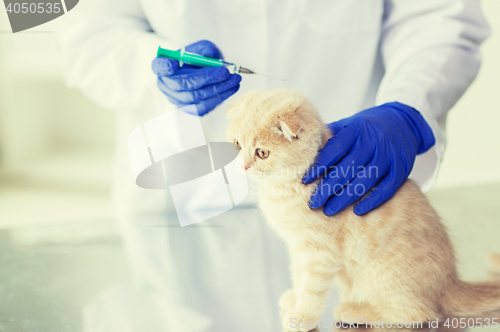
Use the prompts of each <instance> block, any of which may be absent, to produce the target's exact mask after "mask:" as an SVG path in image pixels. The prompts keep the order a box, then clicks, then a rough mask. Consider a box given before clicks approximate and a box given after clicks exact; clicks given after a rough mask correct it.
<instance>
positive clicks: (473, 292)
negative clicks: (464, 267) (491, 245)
mask: <svg viewBox="0 0 500 332" xmlns="http://www.w3.org/2000/svg"><path fill="white" fill-rule="evenodd" d="M489 260H490V274H491V275H492V276H493V277H497V278H498V277H500V255H499V254H491V255H490V258H489ZM447 297H448V299H447V300H448V301H447V302H448V308H447V309H448V310H447V312H448V313H449V314H450V316H451V317H457V318H462V317H463V318H484V319H486V318H489V319H490V320H491V319H493V318H497V319H499V320H500V279H495V280H490V281H486V282H477V283H469V282H464V281H461V280H456V281H455V283H454V286H453V287H452V289H451V291H450V292H449V293H448V296H447Z"/></svg>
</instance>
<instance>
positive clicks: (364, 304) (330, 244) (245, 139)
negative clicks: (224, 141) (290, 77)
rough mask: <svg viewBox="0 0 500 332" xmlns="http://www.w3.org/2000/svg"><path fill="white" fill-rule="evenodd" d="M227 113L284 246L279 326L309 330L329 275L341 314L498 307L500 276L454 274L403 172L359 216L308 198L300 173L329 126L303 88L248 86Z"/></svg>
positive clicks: (495, 311) (442, 234)
mask: <svg viewBox="0 0 500 332" xmlns="http://www.w3.org/2000/svg"><path fill="white" fill-rule="evenodd" d="M227 113H228V117H229V119H230V120H231V123H230V125H229V128H228V131H227V136H228V139H229V141H230V142H234V143H235V144H236V146H237V147H238V148H240V149H241V153H240V155H239V157H238V158H240V161H241V164H242V166H243V168H244V169H245V171H246V172H247V174H248V175H249V176H250V177H254V178H257V179H258V180H259V189H260V193H259V206H260V208H261V209H262V211H263V213H264V214H265V216H266V218H267V220H268V223H269V225H270V226H271V227H272V228H273V229H274V230H275V231H276V232H277V233H278V234H279V236H280V237H281V238H282V239H283V240H284V241H285V242H286V244H287V246H288V249H289V252H290V256H291V274H292V282H293V288H292V289H290V290H288V291H287V292H285V293H284V294H283V295H282V297H281V299H280V303H279V305H280V307H281V315H282V321H283V326H284V328H285V329H287V330H290V331H308V330H311V329H312V328H311V326H314V325H311V324H314V322H318V321H319V320H320V319H321V316H322V313H323V310H324V306H325V302H326V298H327V293H328V291H329V289H330V288H331V287H332V285H333V284H334V282H335V283H336V284H337V285H338V287H340V290H341V301H342V302H341V304H340V305H339V306H337V307H336V308H335V309H334V313H333V314H334V316H335V318H336V319H337V320H340V321H344V322H350V321H352V322H356V321H357V319H358V318H364V319H367V320H370V321H379V322H380V321H382V319H383V320H384V321H391V322H394V323H395V322H398V321H402V322H408V321H410V322H412V321H422V322H427V321H428V319H436V318H444V317H467V318H468V317H472V318H490V319H491V318H494V317H500V282H494V281H489V282H483V283H466V282H463V281H461V280H460V279H459V278H458V276H457V271H456V268H455V257H454V253H453V248H452V245H451V243H450V240H449V238H448V235H447V233H446V229H445V226H444V225H443V224H442V223H441V221H440V219H439V217H438V215H437V213H436V211H434V209H433V208H432V207H431V206H430V205H429V202H428V201H427V199H426V198H425V196H424V195H423V194H422V192H421V191H420V189H419V187H418V186H417V185H416V184H415V183H414V182H412V181H411V180H407V181H406V182H405V183H404V184H403V185H402V186H401V188H399V190H398V191H397V192H396V194H395V195H394V197H393V198H392V199H390V200H389V201H388V202H386V203H385V204H383V205H382V206H381V207H379V208H377V209H375V210H373V211H371V212H369V213H367V214H365V215H363V216H357V215H355V214H354V213H353V208H352V206H350V207H348V208H346V209H345V210H343V211H341V212H339V213H337V214H336V215H334V216H331V217H328V216H326V215H325V214H324V213H323V210H322V209H321V208H320V209H316V210H312V209H311V208H309V207H308V205H307V203H308V200H309V197H310V196H311V193H312V192H313V191H314V188H315V187H316V186H317V184H318V182H319V180H316V181H315V182H313V183H311V184H309V185H304V184H302V182H301V179H302V177H303V175H304V174H305V172H306V171H307V169H308V168H309V167H310V166H311V165H312V164H313V162H314V160H315V158H316V155H317V153H318V150H319V149H321V148H322V147H323V146H324V145H325V144H326V142H327V141H328V139H330V138H331V137H332V134H331V133H330V132H329V130H328V128H327V127H326V125H325V124H324V123H323V122H322V121H321V119H320V117H319V115H318V113H317V111H316V110H315V108H314V107H313V106H312V105H311V104H310V103H309V102H308V100H307V99H306V98H305V97H304V96H302V95H300V94H299V93H296V92H293V91H288V90H276V91H266V92H258V91H255V92H249V93H246V94H244V95H243V96H241V97H240V98H239V99H237V100H236V101H235V102H233V103H232V104H231V105H230V107H229V109H228V111H227ZM497 259H498V258H497ZM299 321H302V322H304V323H303V324H302V326H303V327H302V328H299V327H298V326H297V325H298V324H296V323H297V322H299ZM307 322H309V323H307Z"/></svg>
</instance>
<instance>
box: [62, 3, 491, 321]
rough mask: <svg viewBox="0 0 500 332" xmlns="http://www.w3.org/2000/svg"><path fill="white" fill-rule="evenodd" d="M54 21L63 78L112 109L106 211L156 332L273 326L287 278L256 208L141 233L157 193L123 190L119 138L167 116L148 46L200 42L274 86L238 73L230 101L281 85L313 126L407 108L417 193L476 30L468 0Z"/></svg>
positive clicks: (478, 37)
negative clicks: (300, 99)
mask: <svg viewBox="0 0 500 332" xmlns="http://www.w3.org/2000/svg"><path fill="white" fill-rule="evenodd" d="M62 20H64V22H63V25H62V30H61V33H60V38H61V43H62V45H63V50H64V52H65V65H66V73H67V82H68V84H69V85H70V86H76V87H78V88H80V89H81V90H82V91H84V92H85V93H86V94H87V95H88V96H89V97H90V98H91V99H93V100H94V101H96V102H97V103H99V104H101V105H103V106H104V107H106V108H109V109H111V110H115V111H116V112H117V113H116V114H117V150H116V158H115V179H114V201H115V208H116V213H117V216H118V220H119V224H120V225H121V226H120V227H121V229H122V232H123V234H124V239H125V244H126V248H127V251H128V255H129V256H128V257H129V259H130V262H131V266H132V269H133V270H134V272H135V274H136V280H137V281H138V282H140V283H141V284H142V285H144V286H147V287H149V289H153V290H156V291H159V292H161V293H162V294H164V295H165V298H166V299H167V302H168V303H171V305H169V306H166V307H168V308H170V309H165V311H166V314H165V317H166V320H167V321H168V322H169V323H168V324H167V325H166V326H167V327H166V328H165V330H166V331H174V330H179V331H208V330H210V331H211V330H213V331H216V330H217V331H233V330H234V331H252V330H254V329H255V328H259V330H265V331H271V330H273V329H275V328H279V325H280V323H279V319H278V315H277V312H278V309H277V299H278V296H279V293H280V292H281V291H282V290H284V289H286V288H287V287H288V284H289V282H288V271H287V268H286V266H287V261H288V260H287V257H286V252H285V250H284V249H283V246H282V245H281V243H280V242H279V241H278V240H277V239H276V238H275V237H274V236H273V235H272V234H269V231H268V230H267V229H266V228H265V226H264V222H263V221H261V220H260V219H261V218H260V217H259V215H258V214H257V213H246V212H242V211H241V210H234V211H231V212H230V213H228V214H226V215H224V216H221V217H220V218H214V220H211V221H210V222H208V223H207V225H208V226H210V225H211V224H210V223H212V224H214V223H215V224H217V225H224V227H203V228H201V227H193V228H189V229H185V228H183V229H177V228H175V227H174V226H172V227H163V228H162V227H150V226H152V225H161V224H168V223H169V218H168V217H167V215H166V213H167V212H166V210H167V209H168V208H167V204H166V201H167V198H166V193H165V191H161V190H156V191H155V190H146V189H141V188H138V187H137V186H135V182H134V179H133V176H132V172H131V169H130V161H129V155H128V150H127V137H128V135H129V134H130V133H131V131H132V130H133V129H134V128H136V127H137V126H139V125H140V124H142V123H143V122H145V121H147V120H149V119H151V118H153V117H155V116H156V115H159V114H161V113H163V112H166V111H168V110H171V109H174V108H175V106H173V105H172V104H170V103H169V102H168V101H167V98H166V97H165V96H164V95H163V94H162V93H161V92H160V91H159V90H158V88H157V87H156V77H155V76H154V75H153V73H152V72H151V61H152V60H153V58H154V57H155V54H156V49H157V47H158V46H159V45H161V46H163V47H166V48H170V49H178V48H180V47H182V46H185V45H188V44H191V43H193V42H195V41H198V40H201V39H207V40H210V41H212V42H214V43H215V44H216V45H218V46H219V48H220V49H221V50H222V52H223V54H224V56H225V58H226V59H228V60H229V61H232V62H236V63H238V64H240V65H242V66H244V67H247V68H250V69H252V70H255V71H256V72H259V73H263V74H268V75H271V76H275V77H280V78H284V79H285V80H286V81H285V82H284V83H283V82H280V81H274V80H270V79H265V78H262V77H259V76H243V81H242V83H241V89H240V91H239V92H238V93H237V94H236V95H235V96H233V97H232V98H236V97H238V96H239V95H241V94H242V93H243V92H245V91H248V90H253V89H260V90H267V89H274V88H280V87H285V88H291V89H295V90H298V91H300V92H302V93H304V94H305V95H307V96H308V97H309V98H310V99H311V100H312V102H313V103H314V104H315V105H316V106H317V107H318V108H319V110H320V112H321V115H322V117H323V119H324V120H325V121H327V122H331V121H335V120H338V119H341V118H344V117H347V116H350V115H352V114H354V113H356V112H358V111H360V110H363V109H365V108H367V107H371V106H374V105H379V104H382V103H385V102H391V101H399V102H401V103H404V104H407V105H410V106H413V107H414V108H415V109H417V110H418V111H419V112H420V113H421V114H422V116H423V117H424V118H425V120H426V121H427V123H428V124H429V125H430V127H431V128H432V130H433V133H434V136H435V138H436V144H435V146H434V147H433V148H432V149H430V150H429V151H428V152H426V153H425V154H423V155H420V156H418V157H417V161H416V163H415V166H414V170H413V172H412V174H411V177H412V178H414V179H415V180H416V181H417V182H418V183H419V184H420V185H421V186H422V188H423V189H424V190H427V189H428V188H430V186H431V185H432V183H433V182H434V181H435V178H436V175H437V170H438V168H439V164H440V162H441V160H442V157H443V151H444V146H445V135H444V127H445V122H446V114H447V112H448V110H449V109H450V108H451V107H452V106H453V105H454V104H455V102H456V101H457V100H458V98H459V97H460V96H461V95H462V94H463V92H464V91H465V89H466V88H467V87H468V86H469V85H470V83H471V82H472V81H473V79H474V78H475V76H476V73H477V71H478V68H479V64H480V54H479V52H478V46H479V44H480V43H481V42H482V41H483V40H484V39H485V38H486V37H487V35H488V34H489V28H488V26H487V24H486V22H485V21H484V18H483V17H482V15H481V12H480V8H479V1H478V0H418V1H417V0H414V1H411V0H316V1H306V0H288V1H285V0H203V1H202V0H85V1H81V2H80V3H79V4H78V6H77V7H76V8H75V9H73V10H72V11H71V12H69V13H68V14H67V15H65V17H64V18H62ZM227 105H228V104H227V102H226V103H224V104H223V105H221V106H220V107H219V108H217V109H216V110H215V111H213V112H211V113H210V114H209V115H207V116H205V117H203V118H202V126H203V129H204V132H205V136H206V139H207V141H224V140H225V128H226V126H227V120H226V119H225V114H224V111H225V108H226V107H227ZM171 125H172V126H175V123H172V124H171ZM165 130H166V131H167V132H168V128H166V129H165ZM175 139H176V138H175V137H172V140H173V141H175ZM248 202H249V204H250V203H251V202H252V199H249V200H248ZM248 211H253V210H252V208H251V207H248ZM231 218H232V219H231ZM328 310H329V309H328ZM182 312H184V313H185V315H186V317H189V321H190V324H191V325H190V327H189V328H188V329H186V326H184V327H183V326H182V319H179V317H184V316H183V314H182ZM195 312H196V313H195ZM328 315H330V316H331V311H329V312H328ZM176 322H177V323H176ZM176 324H179V325H176Z"/></svg>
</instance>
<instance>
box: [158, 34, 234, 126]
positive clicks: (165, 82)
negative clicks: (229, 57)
mask: <svg viewBox="0 0 500 332" xmlns="http://www.w3.org/2000/svg"><path fill="white" fill-rule="evenodd" d="M185 49H186V51H187V52H191V53H195V54H199V55H203V56H207V57H210V58H216V59H222V58H223V57H222V53H221V51H219V49H218V48H217V46H215V45H214V44H213V43H211V42H209V41H207V40H201V41H199V42H196V43H194V44H191V45H189V46H186V47H185ZM151 67H152V69H153V72H154V73H155V75H157V76H158V87H159V88H160V90H161V91H162V92H163V93H164V94H165V95H166V96H167V98H168V100H170V102H172V103H173V104H175V105H177V106H179V107H184V106H187V105H193V104H194V105H196V109H197V111H198V115H200V116H203V115H205V114H207V113H208V112H210V111H211V110H213V109H214V108H215V107H217V106H218V105H219V104H221V103H222V102H223V101H224V100H226V99H227V98H229V97H230V96H231V95H233V94H234V93H235V92H236V91H238V89H239V88H240V82H241V76H240V75H238V74H230V73H229V70H228V69H227V68H225V67H206V68H200V67H195V66H191V65H186V64H184V65H183V66H182V67H181V68H179V62H178V61H175V60H171V59H167V58H161V57H157V58H155V59H154V60H153V63H152V64H151Z"/></svg>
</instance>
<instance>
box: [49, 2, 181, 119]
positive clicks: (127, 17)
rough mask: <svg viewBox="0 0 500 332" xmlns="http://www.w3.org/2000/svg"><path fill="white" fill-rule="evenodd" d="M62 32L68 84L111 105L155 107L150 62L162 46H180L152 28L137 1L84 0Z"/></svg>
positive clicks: (67, 17)
mask: <svg viewBox="0 0 500 332" xmlns="http://www.w3.org/2000/svg"><path fill="white" fill-rule="evenodd" d="M58 35H59V41H60V44H61V46H62V50H63V58H64V62H65V63H64V67H65V79H66V83H67V84H68V85H69V86H71V87H78V88H79V89H80V90H82V91H83V92H84V93H85V94H86V95H87V96H88V97H89V98H90V99H92V100H93V101H95V102H97V103H98V104H100V105H102V106H103V107H105V108H108V109H111V110H120V111H127V110H129V111H134V110H140V109H143V108H144V107H154V105H153V104H152V103H154V96H153V94H154V93H155V91H156V89H157V88H156V76H155V75H154V74H153V72H152V70H151V61H152V60H153V59H154V58H155V56H156V50H157V48H158V46H160V45H162V46H163V47H172V48H176V46H177V45H172V43H169V41H168V40H165V39H162V38H160V37H159V36H157V35H156V34H155V33H153V32H152V28H151V26H150V25H149V23H148V21H147V19H146V17H145V15H144V13H143V11H142V9H141V7H140V5H139V3H138V2H137V0H106V1H103V0H85V1H80V3H79V4H78V6H76V7H75V8H74V9H73V10H72V11H70V12H68V14H66V15H64V19H63V20H62V23H61V25H60V28H59V31H58ZM150 104H151V105H150Z"/></svg>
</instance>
